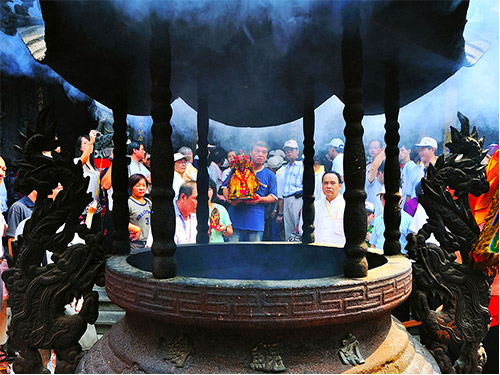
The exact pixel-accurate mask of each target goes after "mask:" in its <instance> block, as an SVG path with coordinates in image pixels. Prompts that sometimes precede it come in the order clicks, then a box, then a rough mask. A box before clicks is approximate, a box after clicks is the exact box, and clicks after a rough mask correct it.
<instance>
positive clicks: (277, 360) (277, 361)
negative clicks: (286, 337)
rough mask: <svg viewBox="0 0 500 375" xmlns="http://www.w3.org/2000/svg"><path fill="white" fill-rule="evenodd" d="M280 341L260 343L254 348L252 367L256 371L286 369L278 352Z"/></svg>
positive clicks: (279, 370)
mask: <svg viewBox="0 0 500 375" xmlns="http://www.w3.org/2000/svg"><path fill="white" fill-rule="evenodd" d="M278 349H279V344H278V343H273V344H263V343H260V344H258V345H257V346H256V347H255V348H253V349H252V363H250V368H251V369H252V370H255V371H264V372H281V371H286V367H285V365H284V364H283V360H282V359H281V356H280V355H279V354H278V353H277V350H278Z"/></svg>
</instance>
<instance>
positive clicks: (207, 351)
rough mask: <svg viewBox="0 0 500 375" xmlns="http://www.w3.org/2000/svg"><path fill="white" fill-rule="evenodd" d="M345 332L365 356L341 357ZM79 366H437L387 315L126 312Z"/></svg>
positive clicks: (133, 369)
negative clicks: (255, 324) (316, 318)
mask: <svg viewBox="0 0 500 375" xmlns="http://www.w3.org/2000/svg"><path fill="white" fill-rule="evenodd" d="M349 334H352V335H354V336H355V337H356V339H357V340H358V342H359V346H358V347H359V353H360V357H361V358H362V359H363V360H364V363H362V364H356V365H351V364H344V363H342V360H341V357H340V355H339V352H340V350H341V348H342V347H343V345H342V340H343V339H345V338H346V337H347V336H348V335H349ZM358 359H359V358H358ZM354 360H355V359H354ZM77 371H78V372H81V373H255V372H263V371H266V372H281V371H284V372H289V373H344V372H345V373H414V374H417V373H425V374H428V373H439V367H438V365H437V363H436V362H435V361H434V359H433V358H432V356H431V355H430V354H429V353H428V352H427V350H425V349H424V348H423V347H422V346H421V344H420V343H419V342H418V341H417V340H416V339H415V338H413V337H412V336H411V335H410V334H409V333H408V332H407V331H406V329H405V328H404V327H403V326H402V324H401V323H399V322H398V321H397V320H396V319H395V318H392V319H391V317H390V316H387V315H385V316H381V317H380V316H379V317H376V318H374V319H369V320H364V321H363V322H354V323H350V324H345V325H342V326H336V327H334V328H328V327H313V328H307V329H299V330H296V331H294V332H293V333H290V332H283V331H280V330H270V329H266V330H252V331H245V330H236V331H235V330H230V331H227V330H224V329H206V328H197V327H187V326H174V325H168V324H164V323H161V322H159V321H156V320H154V319H152V320H151V319H147V318H144V317H141V316H137V315H135V316H134V315H131V314H130V313H128V314H127V316H125V317H123V318H122V319H120V320H119V321H118V322H117V323H116V324H115V325H114V327H113V329H112V330H111V331H110V332H108V333H107V334H106V335H105V336H104V337H103V338H102V339H101V340H100V341H99V342H98V343H97V344H96V345H95V346H94V347H93V348H92V349H91V350H90V351H89V353H88V354H87V355H86V356H85V357H84V358H83V360H82V361H81V362H80V365H79V367H78V369H77Z"/></svg>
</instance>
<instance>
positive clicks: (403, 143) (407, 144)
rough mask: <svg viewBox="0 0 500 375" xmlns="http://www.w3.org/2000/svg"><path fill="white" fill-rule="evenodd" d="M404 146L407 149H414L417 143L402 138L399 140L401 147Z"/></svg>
mask: <svg viewBox="0 0 500 375" xmlns="http://www.w3.org/2000/svg"><path fill="white" fill-rule="evenodd" d="M401 147H404V148H406V149H407V150H413V149H414V148H415V143H413V142H410V141H408V140H407V139H401V140H400V141H399V148H401Z"/></svg>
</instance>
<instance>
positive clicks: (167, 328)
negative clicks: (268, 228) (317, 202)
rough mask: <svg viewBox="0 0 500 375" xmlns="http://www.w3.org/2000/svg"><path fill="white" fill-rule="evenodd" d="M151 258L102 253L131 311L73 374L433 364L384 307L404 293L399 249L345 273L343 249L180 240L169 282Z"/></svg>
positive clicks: (115, 294)
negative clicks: (363, 271)
mask: <svg viewBox="0 0 500 375" xmlns="http://www.w3.org/2000/svg"><path fill="white" fill-rule="evenodd" d="M151 257H152V255H151V253H150V252H149V251H148V252H143V253H139V254H135V255H130V256H121V257H113V258H111V259H109V260H108V263H107V267H106V291H107V293H108V295H109V297H110V298H111V300H112V301H113V302H115V303H116V304H118V305H119V306H121V307H122V308H124V309H125V310H126V311H127V313H126V316H125V317H123V318H122V319H121V320H119V321H118V322H117V323H116V324H115V325H114V326H113V328H112V329H111V331H110V332H108V333H107V334H106V335H105V336H104V337H103V338H102V339H101V340H100V341H99V342H98V343H97V344H96V345H95V346H94V347H93V348H92V349H91V350H90V351H89V353H88V354H87V355H86V356H85V357H84V358H83V359H82V361H81V362H80V364H79V367H78V371H79V372H83V373H139V372H141V373H142V372H146V373H248V372H251V373H253V372H259V371H265V372H281V371H286V372H291V373H306V372H313V373H341V372H355V373H361V372H363V373H375V372H386V373H400V372H406V373H417V372H422V373H430V372H439V368H438V366H437V364H436V362H435V361H434V359H433V358H432V357H431V356H430V355H429V354H428V352H427V351H426V350H425V349H423V348H422V347H421V346H420V343H418V342H417V341H416V340H415V339H414V338H412V337H411V335H409V334H408V332H407V331H406V330H405V328H404V327H403V326H402V324H401V323H399V322H398V321H397V320H396V319H394V318H393V317H391V310H392V309H393V308H395V307H396V306H397V305H399V304H400V303H402V302H403V301H404V300H405V299H406V298H407V297H408V296H409V294H410V292H411V281H412V276H411V264H410V261H409V260H408V259H407V258H405V257H404V256H401V255H399V256H391V257H385V256H382V255H379V254H376V253H371V252H369V253H368V256H367V259H368V263H369V267H370V271H369V274H368V277H366V278H362V279H352V278H345V277H344V276H342V266H343V263H344V258H345V255H344V251H343V249H341V248H336V247H330V246H320V245H304V244H301V243H238V244H231V243H227V244H217V245H183V246H179V247H178V249H177V252H176V259H177V262H178V264H179V275H178V276H177V277H175V278H172V279H167V280H158V279H155V278H153V275H152V273H151V270H150V267H151Z"/></svg>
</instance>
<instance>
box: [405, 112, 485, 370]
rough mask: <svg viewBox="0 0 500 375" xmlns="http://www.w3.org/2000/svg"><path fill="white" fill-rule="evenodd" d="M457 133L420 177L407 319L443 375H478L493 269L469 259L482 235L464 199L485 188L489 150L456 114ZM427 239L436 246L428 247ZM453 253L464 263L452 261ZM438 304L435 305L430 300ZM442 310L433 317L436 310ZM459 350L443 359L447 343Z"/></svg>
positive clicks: (411, 238)
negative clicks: (422, 219)
mask: <svg viewBox="0 0 500 375" xmlns="http://www.w3.org/2000/svg"><path fill="white" fill-rule="evenodd" d="M458 118H459V120H460V123H461V125H462V127H461V131H460V132H459V131H457V130H456V129H455V128H453V127H452V128H451V137H452V142H451V143H447V144H446V146H447V147H448V149H449V150H450V153H449V154H448V155H441V156H440V157H439V158H438V159H437V160H436V163H435V165H434V166H433V165H430V166H429V168H428V171H427V177H426V178H424V179H422V191H423V193H422V194H421V195H419V197H418V201H419V203H420V204H421V205H422V206H423V207H424V209H425V211H426V213H427V215H428V216H429V218H428V220H427V223H426V224H425V225H424V226H423V227H422V229H420V231H419V232H418V233H417V235H413V234H410V235H408V245H407V247H406V249H407V250H408V255H409V256H410V258H411V259H412V260H414V263H413V292H412V294H411V296H410V306H411V310H412V314H413V316H414V317H415V319H416V320H418V321H421V322H422V329H423V331H422V332H421V340H422V343H423V344H424V345H425V346H426V347H427V349H428V350H429V351H430V352H431V353H432V354H433V356H434V358H435V359H436V361H437V362H438V364H439V367H440V368H441V371H442V372H443V373H481V372H482V366H483V365H484V363H485V361H486V355H485V352H484V349H483V348H482V344H481V341H482V340H483V339H484V337H485V336H486V334H487V333H488V329H489V323H490V314H489V311H488V304H489V300H490V287H491V283H492V281H493V278H494V276H495V270H494V268H490V269H487V270H485V271H483V270H475V268H478V267H477V264H475V260H474V259H473V258H472V257H471V256H470V254H471V252H472V251H473V250H474V244H475V243H476V242H477V240H478V238H479V235H480V230H479V227H478V225H477V224H476V221H475V219H474V216H473V215H472V211H471V209H470V205H469V198H468V196H469V193H470V194H472V195H474V196H479V195H481V194H484V193H485V192H487V191H488V189H489V184H488V181H487V180H486V177H485V173H484V168H485V166H483V165H481V161H482V160H483V158H484V156H485V154H486V152H487V151H484V150H483V149H482V146H483V142H484V138H481V139H478V134H477V131H476V128H475V127H474V129H473V131H472V133H470V132H469V120H468V119H467V117H465V116H463V115H462V114H461V113H460V112H459V113H458ZM431 234H433V235H434V236H435V238H436V240H437V241H438V242H439V244H440V245H439V246H437V245H435V244H433V243H430V242H427V240H428V239H429V238H430V236H431ZM456 251H459V252H460V254H461V258H462V264H460V263H458V262H456V258H457V257H456V255H455V252H456ZM436 300H437V301H436ZM439 305H442V309H441V310H440V311H437V310H438V309H437V307H438V306H439ZM457 343H458V344H462V348H461V351H460V355H459V358H457V359H452V358H450V356H449V353H448V348H449V345H450V344H457Z"/></svg>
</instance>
